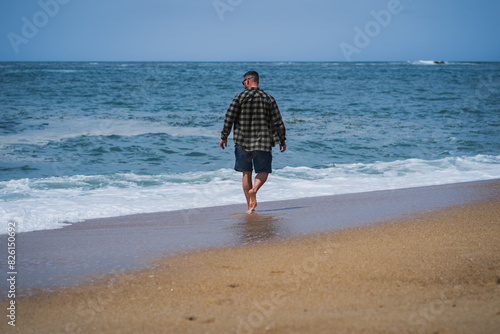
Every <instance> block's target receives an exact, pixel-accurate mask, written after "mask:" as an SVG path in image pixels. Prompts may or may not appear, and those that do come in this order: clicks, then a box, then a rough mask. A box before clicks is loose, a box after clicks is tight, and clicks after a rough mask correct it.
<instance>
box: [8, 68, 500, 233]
mask: <svg viewBox="0 0 500 334" xmlns="http://www.w3.org/2000/svg"><path fill="white" fill-rule="evenodd" d="M249 70H255V71H258V72H259V73H260V76H261V87H262V88H263V89H264V90H265V91H266V92H267V93H269V94H271V95H273V96H274V98H275V99H276V101H277V103H278V106H279V108H280V110H281V113H282V116H283V119H284V122H285V126H286V127H287V151H286V152H285V153H280V152H279V150H277V149H275V150H274V151H273V168H274V169H273V173H272V175H271V176H270V178H269V180H268V182H267V183H266V185H265V186H264V187H263V188H262V189H261V191H260V192H259V201H273V200H284V199H297V198H305V197H314V196H323V195H335V194H347V193H357V192H368V191H374V190H388V189H399V188H408V187H417V186H428V185H439V184H448V183H458V182H467V181H478V180H489V179H496V178H500V63H473V62H469V63H467V62H465V63H457V62H449V63H445V64H436V63H434V62H432V61H408V62H390V63H388V62H387V63H386V62H381V63H379V62H377V63H335V62H325V63H321V62H315V63H302V62H291V63H286V62H284V63H283V62H264V63H255V62H253V63H244V62H210V63H191V62H181V63H176V62H144V63H140V62H132V63H123V62H77V63H71V62H48V63H34V62H33V63H32V62H26V63H15V62H12V63H0V220H1V222H0V223H1V224H2V226H5V227H4V228H3V229H2V230H0V233H1V234H5V233H7V228H6V227H7V225H8V222H15V223H16V227H17V232H29V231H36V230H46V229H57V228H61V227H64V226H65V225H67V224H73V223H76V222H81V221H85V220H87V219H92V218H105V217H116V216H122V215H128V214H137V213H149V212H160V211H171V210H184V209H192V208H201V207H209V206H219V205H226V204H239V203H241V204H242V211H244V210H245V208H246V202H245V198H244V196H243V192H242V190H241V175H240V174H239V173H237V172H235V171H234V170H233V166H234V153H233V145H232V136H231V138H230V141H229V143H230V146H229V147H228V149H226V150H225V151H222V150H221V149H220V148H219V141H220V131H221V129H222V123H223V119H224V114H225V112H226V110H227V108H228V106H229V104H230V102H231V101H232V98H233V97H234V96H235V95H236V94H237V93H239V92H241V91H242V90H243V86H242V84H241V81H242V76H243V74H244V73H245V72H247V71H249Z"/></svg>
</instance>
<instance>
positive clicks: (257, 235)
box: [234, 212, 283, 244]
mask: <svg viewBox="0 0 500 334" xmlns="http://www.w3.org/2000/svg"><path fill="white" fill-rule="evenodd" d="M282 219H283V218H281V217H275V216H273V215H270V214H262V213H256V212H253V213H250V214H247V213H244V214H241V215H238V222H237V223H236V224H235V225H234V228H235V230H236V235H237V236H238V238H239V239H240V242H242V243H243V244H250V243H259V242H263V241H269V240H271V239H274V238H276V237H278V236H280V235H281V234H282V233H281V232H283V231H280V228H279V224H278V222H279V221H280V220H282Z"/></svg>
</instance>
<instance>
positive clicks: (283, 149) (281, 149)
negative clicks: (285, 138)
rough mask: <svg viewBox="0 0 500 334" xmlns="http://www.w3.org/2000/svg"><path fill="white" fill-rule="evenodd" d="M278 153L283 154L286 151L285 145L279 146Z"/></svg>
mask: <svg viewBox="0 0 500 334" xmlns="http://www.w3.org/2000/svg"><path fill="white" fill-rule="evenodd" d="M280 151H281V152H285V151H286V144H285V145H281V144H280Z"/></svg>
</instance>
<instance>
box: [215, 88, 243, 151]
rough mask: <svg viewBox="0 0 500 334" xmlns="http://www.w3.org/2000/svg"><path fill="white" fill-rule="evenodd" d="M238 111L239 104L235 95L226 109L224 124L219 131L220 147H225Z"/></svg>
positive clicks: (239, 109)
mask: <svg viewBox="0 0 500 334" xmlns="http://www.w3.org/2000/svg"><path fill="white" fill-rule="evenodd" d="M240 113H241V105H240V103H239V101H238V99H237V98H236V97H235V98H234V99H233V102H231V105H230V106H229V108H228V109H227V112H226V116H225V117H224V126H223V128H222V131H221V141H220V143H219V146H220V148H222V149H224V148H226V147H227V137H229V134H230V133H231V129H232V127H233V124H234V122H235V121H236V120H237V119H238V116H239V115H240Z"/></svg>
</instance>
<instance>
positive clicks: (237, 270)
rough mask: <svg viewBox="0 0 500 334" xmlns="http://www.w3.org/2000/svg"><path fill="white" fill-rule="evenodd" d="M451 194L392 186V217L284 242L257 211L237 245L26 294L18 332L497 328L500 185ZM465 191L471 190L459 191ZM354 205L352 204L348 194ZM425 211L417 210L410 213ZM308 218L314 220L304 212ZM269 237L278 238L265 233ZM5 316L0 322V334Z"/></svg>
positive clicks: (332, 208)
mask: <svg viewBox="0 0 500 334" xmlns="http://www.w3.org/2000/svg"><path fill="white" fill-rule="evenodd" d="M445 188H446V187H445ZM439 189H440V188H439V187H430V188H428V189H425V191H424V192H425V193H426V194H427V196H428V197H429V198H430V199H432V198H433V196H431V195H430V194H431V193H434V194H436V193H439V192H440V191H442V188H441V190H439ZM448 189H453V191H451V190H450V193H455V198H454V199H453V201H452V202H454V203H455V204H451V205H438V206H437V207H436V206H435V207H432V206H431V208H429V207H427V209H423V208H422V207H420V206H419V205H418V203H417V202H418V200H415V201H414V202H415V203H414V204H413V205H409V206H408V207H401V205H402V203H404V197H405V194H406V195H408V196H410V197H411V193H413V192H415V191H416V192H417V193H418V192H419V191H418V190H407V191H403V192H395V193H393V192H391V193H392V195H391V196H389V197H393V200H392V203H393V204H399V205H400V206H399V207H398V208H397V210H396V211H394V212H393V213H391V214H389V215H388V216H385V215H384V217H389V218H386V219H380V220H378V222H379V223H372V224H369V225H367V226H366V224H358V225H357V226H355V227H352V226H351V227H349V228H346V226H341V227H340V229H336V230H335V228H334V230H335V231H333V232H324V231H322V230H321V229H319V230H318V231H315V233H313V234H311V233H309V234H304V233H298V234H297V235H295V236H292V237H285V238H277V237H275V234H274V233H275V232H271V231H267V230H268V229H270V227H269V225H270V224H271V225H272V224H273V222H269V221H265V220H261V219H260V218H259V219H257V222H256V223H255V222H254V223H255V224H254V225H252V223H251V222H250V223H249V224H250V225H249V226H250V227H249V226H247V228H246V230H249V231H247V232H245V233H247V235H250V236H252V237H249V238H243V239H245V240H246V241H245V242H242V243H235V245H233V246H231V247H225V248H222V249H221V248H210V249H204V250H200V251H191V252H188V253H186V254H181V255H176V256H169V257H165V258H163V259H160V260H157V261H156V262H155V263H154V266H153V267H152V268H149V269H144V270H141V271H137V270H135V271H130V272H128V273H120V274H115V275H110V276H107V277H104V278H101V279H94V281H93V282H92V284H86V285H82V286H77V287H67V288H56V289H52V290H51V291H46V290H42V291H38V293H36V294H34V295H31V296H27V297H19V298H18V299H17V305H18V309H17V326H16V328H15V330H13V331H12V328H8V329H9V330H10V331H12V332H20V333H28V332H30V333H31V332H36V333H79V332H80V333H332V332H333V333H337V332H338V333H352V332H354V333H498V328H500V183H499V182H498V181H494V182H485V183H474V184H467V185H455V186H450V188H448ZM459 189H462V191H459ZM465 189H467V190H465ZM457 192H461V193H462V195H463V194H466V195H463V196H462V195H461V197H460V196H458V195H457V194H456V193H457ZM478 193H480V194H481V195H480V196H479V195H478ZM366 196H368V197H369V198H370V199H371V200H370V201H369V202H367V201H366ZM370 196H371V195H370V194H362V195H358V196H354V197H356V198H358V199H359V201H360V203H363V202H365V204H366V207H367V208H369V207H370V206H373V207H380V206H379V205H378V204H380V203H385V201H386V200H387V199H385V200H384V199H383V198H384V196H385V197H387V193H386V194H385V195H383V194H380V193H379V194H377V196H375V197H374V198H371V197H370ZM456 196H458V197H456ZM354 197H352V198H351V197H349V198H350V199H351V200H354V199H353V198H354ZM434 197H436V196H434ZM437 197H439V196H437ZM375 198H378V199H379V200H378V201H377V200H375ZM459 198H460V199H459ZM336 200H337V202H331V203H330V205H329V206H326V207H325V209H323V210H317V211H314V210H311V209H309V210H305V211H308V212H309V213H308V215H307V216H306V215H305V213H303V214H302V215H300V216H301V217H302V219H304V218H305V217H307V218H308V219H313V218H314V217H316V218H317V219H318V220H320V221H323V220H325V221H327V220H328V219H326V218H329V219H330V220H337V218H338V217H341V216H342V215H340V212H342V210H340V211H336V210H337V209H339V206H340V207H342V206H343V205H342V204H338V203H339V202H340V203H343V201H339V198H338V197H337V198H336ZM457 202H459V203H458V204H456V203H457ZM335 203H337V204H335ZM346 203H351V202H350V200H347V199H346ZM370 203H372V204H370ZM263 204H264V203H263ZM351 204H352V203H351ZM259 207H260V204H259ZM299 207H300V205H299ZM348 207H350V206H349V205H348ZM362 207H363V206H360V207H359V208H362ZM415 207H418V210H416V211H418V212H412V210H410V208H415ZM350 208H352V207H350ZM268 210H272V209H268ZM297 210H299V212H302V211H300V210H302V209H297ZM283 211H286V210H283ZM311 211H312V212H311ZM368 211H369V212H371V214H373V212H375V211H376V210H372V211H370V210H368ZM423 211H427V212H426V213H423ZM429 211H432V212H429ZM278 212H282V211H278ZM205 214H206V212H205ZM343 214H344V215H345V216H346V217H349V216H350V217H354V218H353V219H354V221H356V222H357V221H360V220H361V221H362V220H363V219H357V218H356V217H363V214H362V213H360V212H343ZM325 215H326V218H325ZM251 216H252V215H249V217H251ZM255 217H259V216H258V215H255ZM391 217H392V218H391ZM205 219H207V220H209V219H211V217H210V216H205ZM368 220H370V219H368V218H367V219H366V220H365V221H368ZM282 221H283V220H280V221H279V222H282ZM285 221H286V219H285ZM279 222H278V223H277V224H278V225H279V224H280V223H279ZM302 223H303V224H314V222H312V221H310V220H305V219H304V220H303V221H302ZM292 225H293V224H292ZM334 226H336V225H334ZM73 228H77V227H73ZM80 228H81V229H83V227H80ZM108 228H109V227H108ZM254 229H255V230H256V231H257V232H258V233H254V232H252V231H253V230H254ZM273 229H276V228H273ZM273 229H271V230H273ZM278 230H279V228H278ZM106 231H107V230H106ZM266 231H267V232H266ZM68 233H69V232H68ZM73 233H76V231H74V232H73ZM262 234H264V235H271V236H273V237H272V238H267V239H266V238H264V239H259V235H262ZM255 236H256V237H255ZM255 238H257V241H259V240H260V242H257V241H256V240H254V239H255ZM249 240H250V241H249ZM264 241H266V242H264ZM217 247H219V245H217ZM201 248H203V247H201ZM80 251H83V250H82V249H80ZM6 322H7V321H6V320H4V323H2V324H1V325H0V330H2V332H4V331H3V329H5V328H6V327H7V324H6Z"/></svg>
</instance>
